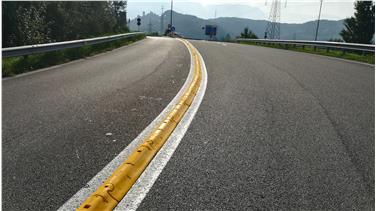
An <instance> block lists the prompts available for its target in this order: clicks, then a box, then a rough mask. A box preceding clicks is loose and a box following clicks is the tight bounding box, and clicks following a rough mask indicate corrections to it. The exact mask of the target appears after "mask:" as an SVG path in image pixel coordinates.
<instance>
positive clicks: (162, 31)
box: [161, 6, 164, 35]
mask: <svg viewBox="0 0 376 211" xmlns="http://www.w3.org/2000/svg"><path fill="white" fill-rule="evenodd" d="M163 25H164V23H163V6H162V13H161V34H162V35H163V33H164V31H163Z"/></svg>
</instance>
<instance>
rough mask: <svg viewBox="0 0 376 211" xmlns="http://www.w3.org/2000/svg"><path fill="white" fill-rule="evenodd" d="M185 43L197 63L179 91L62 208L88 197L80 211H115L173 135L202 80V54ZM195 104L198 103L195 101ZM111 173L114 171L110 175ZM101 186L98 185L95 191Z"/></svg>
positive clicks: (71, 208)
mask: <svg viewBox="0 0 376 211" xmlns="http://www.w3.org/2000/svg"><path fill="white" fill-rule="evenodd" d="M182 42H184V43H185V44H186V46H187V47H188V49H189V51H190V53H191V65H192V64H194V68H192V66H191V71H190V73H189V76H188V78H187V80H186V82H185V84H184V86H183V87H182V88H181V90H180V91H179V93H178V94H177V95H176V96H175V98H174V99H173V100H172V101H171V102H170V104H169V105H168V106H167V107H166V108H165V109H164V110H163V112H162V113H161V114H160V115H159V116H158V117H157V118H156V119H155V120H154V121H153V122H152V123H151V124H150V125H149V126H148V127H147V128H146V129H145V130H144V131H143V132H142V133H141V134H140V135H139V136H138V137H137V138H136V139H135V140H134V141H132V143H131V144H130V145H129V146H128V147H126V148H125V149H124V150H123V151H122V152H121V153H120V154H119V155H118V156H116V157H115V158H114V160H112V161H111V162H110V163H109V164H108V165H107V166H106V167H105V168H103V170H102V171H100V172H99V173H98V174H97V175H96V176H95V177H94V178H92V179H91V180H90V181H89V182H88V183H87V185H86V186H85V187H83V188H82V189H81V190H79V191H78V192H77V193H76V194H75V195H74V196H73V197H72V198H71V199H69V200H68V201H67V202H66V203H65V204H64V205H63V206H61V207H60V208H59V210H73V209H75V208H77V207H78V206H79V205H80V204H81V203H82V201H83V200H85V199H87V200H86V201H85V202H84V203H83V204H81V206H80V208H79V209H81V210H112V209H113V208H114V207H115V206H116V205H117V204H118V203H119V201H121V199H122V198H123V196H124V195H125V194H126V193H127V192H128V190H129V189H130V188H131V187H132V185H133V184H134V183H135V182H136V180H137V178H138V177H139V176H140V174H141V173H142V172H143V170H144V169H145V168H146V167H147V165H148V164H149V162H150V161H151V160H152V159H153V157H154V156H155V155H156V154H157V152H158V150H159V149H160V148H161V147H162V146H163V144H164V143H165V141H166V140H167V139H168V138H169V137H170V134H171V133H172V132H173V131H174V129H175V127H176V126H177V125H178V123H179V122H180V120H181V119H182V117H183V115H184V113H186V112H187V110H188V108H189V105H191V104H192V101H193V99H194V98H195V95H196V93H197V91H198V89H199V88H200V84H201V82H202V76H201V71H202V70H201V65H203V64H202V63H201V62H202V57H201V56H200V55H199V54H198V52H197V50H196V49H194V47H191V44H189V43H188V42H187V41H182ZM192 53H193V54H192ZM205 76H206V75H205ZM196 105H197V106H198V105H199V104H197V103H196ZM196 110H197V109H196ZM192 118H193V116H192ZM179 124H180V123H179ZM187 127H188V126H187ZM183 135H184V134H183ZM124 160H125V161H124ZM114 170H115V172H114ZM111 172H114V174H112V175H111ZM109 176H110V177H109ZM107 177H108V179H107V180H106V178H107ZM105 180H106V181H105ZM103 181H104V182H103ZM101 184H102V185H101ZM98 186H99V188H98V189H97V190H96V191H95V189H96V188H97V187H98ZM94 191H95V192H94ZM93 192H94V193H93ZM92 193H93V194H92Z"/></svg>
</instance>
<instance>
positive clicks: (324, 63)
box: [139, 41, 375, 210]
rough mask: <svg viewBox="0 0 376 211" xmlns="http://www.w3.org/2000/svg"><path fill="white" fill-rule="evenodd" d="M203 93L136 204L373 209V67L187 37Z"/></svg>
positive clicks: (194, 207)
mask: <svg viewBox="0 0 376 211" xmlns="http://www.w3.org/2000/svg"><path fill="white" fill-rule="evenodd" d="M192 43H193V45H194V46H196V48H197V49H198V50H199V51H200V53H201V54H202V56H203V58H204V60H205V63H206V67H207V71H208V86H207V90H206V94H205V97H204V99H203V101H202V104H201V106H200V108H199V110H198V112H197V115H196V117H195V119H194V120H193V121H192V124H191V126H190V128H189V129H188V131H187V133H186V134H185V137H184V138H183V140H182V141H181V143H180V145H179V147H178V148H177V149H176V151H175V154H174V155H173V156H172V158H171V160H170V161H169V163H168V164H167V165H166V167H165V169H164V171H163V172H162V173H161V174H160V175H159V178H158V179H157V181H156V182H155V184H154V186H153V187H152V188H151V190H150V191H149V192H148V194H147V196H146V198H145V199H144V200H143V202H142V203H141V205H140V206H139V210H167V209H172V210H297V209H298V210H300V209H302V210H330V209H333V210H350V209H351V210H372V209H373V208H374V141H375V140H374V114H375V111H374V108H375V107H374V106H375V105H374V100H375V99H374V95H375V93H374V92H375V91H374V86H375V81H374V67H373V66H369V65H363V64H357V63H353V62H347V61H342V60H338V59H334V58H328V57H323V56H316V55H312V54H305V53H298V52H293V51H286V50H279V49H272V48H264V47H258V46H247V45H240V44H228V43H217V42H205V41H192Z"/></svg>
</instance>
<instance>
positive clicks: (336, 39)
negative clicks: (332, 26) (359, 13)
mask: <svg viewBox="0 0 376 211" xmlns="http://www.w3.org/2000/svg"><path fill="white" fill-rule="evenodd" d="M328 41H329V42H343V40H342V39H339V38H330V39H329V40H328Z"/></svg>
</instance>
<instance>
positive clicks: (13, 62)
mask: <svg viewBox="0 0 376 211" xmlns="http://www.w3.org/2000/svg"><path fill="white" fill-rule="evenodd" d="M143 38H145V36H144V35H138V36H134V37H126V38H124V39H120V40H116V41H112V42H107V43H100V44H95V45H87V46H83V47H79V48H70V49H64V50H59V51H51V52H46V53H39V54H30V55H26V56H17V57H8V58H2V76H3V77H10V76H14V75H17V74H21V73H25V72H30V71H33V70H37V69H40V68H45V67H50V66H53V65H58V64H62V63H66V62H69V61H72V60H76V59H81V58H85V57H88V56H93V55H95V54H98V53H102V52H105V51H110V50H113V49H115V48H118V47H121V46H124V45H128V44H130V43H133V42H135V41H138V40H141V39H143Z"/></svg>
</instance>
